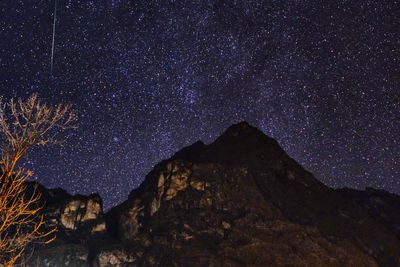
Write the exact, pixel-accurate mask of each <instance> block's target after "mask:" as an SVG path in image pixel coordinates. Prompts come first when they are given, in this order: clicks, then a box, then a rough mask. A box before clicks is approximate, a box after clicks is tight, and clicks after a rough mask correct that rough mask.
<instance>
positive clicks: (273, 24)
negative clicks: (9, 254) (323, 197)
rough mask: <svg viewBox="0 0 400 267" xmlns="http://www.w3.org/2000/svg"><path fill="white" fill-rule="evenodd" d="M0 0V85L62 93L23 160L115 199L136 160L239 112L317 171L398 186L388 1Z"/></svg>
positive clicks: (399, 21) (128, 184)
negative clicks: (64, 115) (58, 108)
mask: <svg viewBox="0 0 400 267" xmlns="http://www.w3.org/2000/svg"><path fill="white" fill-rule="evenodd" d="M54 3H55V2H54V0H51V1H50V0H46V1H43V0H2V1H0V94H1V95H3V96H5V97H6V98H8V99H9V98H11V97H23V98H25V97H27V96H28V95H30V94H31V93H33V92H38V93H39V95H40V97H41V98H43V99H44V100H45V101H46V102H48V103H58V102H68V103H71V104H72V105H73V107H74V109H75V110H76V112H77V113H78V114H79V128H78V129H77V130H75V131H73V132H70V133H69V134H68V137H67V140H66V142H65V144H64V145H63V146H62V147H48V148H45V149H43V148H40V149H36V150H34V151H32V152H31V153H30V154H29V157H28V158H26V160H25V163H24V165H26V166H28V167H30V168H32V169H33V170H34V172H35V178H36V179H37V180H38V181H40V182H41V183H43V184H45V185H46V186H48V187H63V188H65V189H66V190H67V191H69V192H70V193H82V194H88V193H92V192H99V193H100V195H101V196H102V198H103V200H104V204H105V207H106V208H110V207H111V206H113V205H115V204H117V203H119V202H121V201H123V200H125V199H126V197H127V195H128V193H129V192H130V191H131V190H132V189H133V188H135V187H136V186H138V185H139V184H140V183H141V182H142V181H143V179H144V176H145V175H146V174H147V173H148V172H149V171H150V170H151V168H152V167H153V166H154V165H155V164H156V163H157V162H159V161H161V160H162V159H165V158H168V157H169V156H171V155H172V154H173V153H174V152H176V151H177V150H179V149H180V148H182V147H184V146H187V145H189V144H191V143H193V142H195V141H197V140H203V141H204V142H206V143H209V142H211V141H212V140H213V139H215V138H216V137H217V136H218V135H219V134H220V133H221V132H222V131H223V130H224V129H225V128H226V127H228V126H229V125H231V124H233V123H236V122H239V121H242V120H246V121H248V122H249V123H251V124H253V125H254V126H256V127H258V128H260V129H261V130H263V131H264V132H265V133H267V134H268V135H270V136H272V137H273V138H275V139H277V140H278V141H279V142H280V144H281V146H282V147H283V148H284V149H285V150H286V151H287V152H288V153H289V155H290V156H291V157H293V158H294V159H296V160H297V161H298V162H299V163H301V164H302V165H303V166H305V168H307V169H308V170H310V171H312V172H313V173H314V174H315V175H316V176H317V177H318V178H319V179H320V180H321V181H323V182H324V183H325V184H327V185H329V186H334V187H343V186H348V187H354V188H359V189H364V187H366V186H373V187H376V188H382V189H385V190H388V191H391V192H395V193H398V194H400V2H398V1H390V0H388V1H380V0H379V1H370V0H363V1H357V0H349V1H346V0H337V1H305V0H287V1H282V0H270V1H259V0H256V1H233V0H232V1H217V0H216V1H209V0H198V1H184V0H182V1H173V0H170V1H150V0H146V1H139V0H138V1H136V0H135V1H128V0H104V1H93V0H57V20H56V25H55V26H56V31H55V46H54V69H53V71H52V72H51V69H50V68H51V66H50V65H51V50H52V30H53V12H54Z"/></svg>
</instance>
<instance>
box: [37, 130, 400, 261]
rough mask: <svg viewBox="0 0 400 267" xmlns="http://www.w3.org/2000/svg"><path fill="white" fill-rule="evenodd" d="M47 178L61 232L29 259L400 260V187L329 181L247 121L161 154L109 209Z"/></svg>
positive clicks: (49, 213)
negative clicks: (341, 185)
mask: <svg viewBox="0 0 400 267" xmlns="http://www.w3.org/2000/svg"><path fill="white" fill-rule="evenodd" d="M42 190H43V191H44V192H45V193H44V199H45V200H46V203H47V204H46V208H45V215H46V218H48V223H49V225H56V226H57V227H58V229H59V234H58V239H57V241H56V242H54V243H52V244H50V245H48V246H44V247H39V248H37V249H36V252H35V254H34V255H33V257H31V260H30V262H31V263H30V264H31V265H30V266H36V265H34V264H37V263H39V265H40V264H41V265H40V266H248V265H251V266H400V215H399V211H400V197H399V196H396V195H393V194H390V193H388V192H385V191H380V190H375V189H370V188H368V189H366V190H365V191H357V190H352V189H339V190H335V189H331V188H329V187H327V186H325V185H324V184H322V183H321V182H319V181H318V180H317V179H315V177H314V176H313V175H312V174H311V173H309V172H307V171H306V170H304V169H303V168H302V167H301V166H300V165H299V164H298V163H297V162H296V161H295V160H293V159H292V158H290V157H289V156H288V155H287V154H286V153H285V151H283V149H282V148H281V147H280V146H279V144H278V143H277V142H276V141H275V140H274V139H272V138H269V137H268V136H266V135H264V134H263V133H262V132H261V131H259V130H258V129H256V128H254V127H252V126H250V125H249V124H247V123H246V122H241V123H239V124H236V125H233V126H231V127H229V128H228V129H227V130H226V131H225V132H224V133H223V134H222V135H221V136H220V137H219V138H217V139H216V140H215V141H214V142H213V143H211V144H210V145H205V144H203V143H202V142H196V143H194V144H193V145H191V146H189V147H186V148H184V149H182V150H181V151H179V152H177V153H176V154H175V155H174V156H173V157H171V158H170V159H168V160H164V161H162V162H160V163H159V164H157V165H156V166H155V167H154V169H153V170H152V171H151V172H150V173H149V174H148V175H147V176H146V178H145V180H144V182H143V183H142V184H141V185H140V186H139V187H138V188H137V189H135V190H133V191H132V192H131V194H130V195H129V197H128V199H127V200H126V201H125V202H123V203H122V204H120V205H118V206H116V207H114V208H112V209H111V210H110V211H109V212H107V213H106V214H103V212H102V203H101V199H100V197H99V196H97V195H91V196H87V197H85V196H71V195H68V194H67V193H66V192H64V191H62V190H60V189H59V190H47V189H44V188H42ZM67 263H68V264H67ZM46 264H47V265H46Z"/></svg>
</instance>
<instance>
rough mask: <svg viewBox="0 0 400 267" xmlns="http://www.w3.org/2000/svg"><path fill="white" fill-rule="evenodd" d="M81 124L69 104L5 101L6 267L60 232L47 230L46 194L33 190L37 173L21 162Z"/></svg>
mask: <svg viewBox="0 0 400 267" xmlns="http://www.w3.org/2000/svg"><path fill="white" fill-rule="evenodd" d="M75 122H76V115H75V113H74V112H72V111H71V107H70V106H69V105H65V104H59V105H56V106H50V105H47V104H44V103H42V102H41V101H40V100H39V99H38V96H37V95H36V94H33V95H32V96H30V97H29V98H28V99H27V100H22V99H18V101H14V100H11V101H9V102H7V103H5V102H3V101H2V99H1V98H0V153H1V154H0V167H1V173H0V175H1V176H0V266H7V267H9V266H10V267H11V266H15V265H16V264H17V263H20V261H21V259H22V257H23V255H24V253H25V249H26V247H27V245H28V244H31V243H32V242H35V241H41V242H45V243H48V242H51V241H52V240H53V239H54V231H55V229H51V228H50V229H49V228H46V227H44V224H45V221H44V218H43V215H41V214H40V210H41V209H42V206H41V204H40V202H39V200H40V197H41V195H40V193H39V192H38V191H37V190H36V188H35V189H34V190H33V192H29V193H28V192H27V185H26V183H25V181H26V180H27V179H28V178H29V177H30V176H31V175H32V172H31V171H30V170H28V169H25V168H21V167H18V162H19V160H20V159H21V158H22V157H23V156H24V155H26V154H27V152H29V150H31V149H32V148H34V147H36V146H45V145H49V144H58V143H60V142H61V140H60V139H58V138H59V133H60V132H62V131H63V130H66V129H68V128H73V127H75Z"/></svg>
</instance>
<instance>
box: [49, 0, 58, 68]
mask: <svg viewBox="0 0 400 267" xmlns="http://www.w3.org/2000/svg"><path fill="white" fill-rule="evenodd" d="M53 16H54V19H53V40H52V44H51V66H50V72H51V75H52V76H53V62H54V44H55V36H56V21H57V0H54V14H53Z"/></svg>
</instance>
